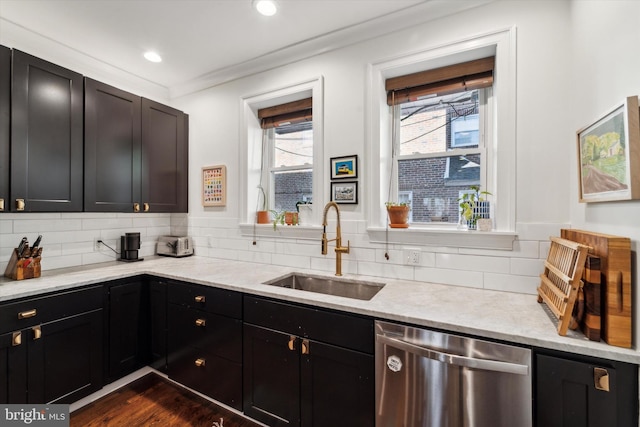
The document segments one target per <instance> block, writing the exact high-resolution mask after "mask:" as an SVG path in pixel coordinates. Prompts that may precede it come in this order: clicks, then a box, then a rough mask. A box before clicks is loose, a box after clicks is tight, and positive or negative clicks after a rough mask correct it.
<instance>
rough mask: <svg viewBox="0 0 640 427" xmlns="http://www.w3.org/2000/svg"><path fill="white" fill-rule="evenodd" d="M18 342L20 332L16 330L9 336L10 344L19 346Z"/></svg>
mask: <svg viewBox="0 0 640 427" xmlns="http://www.w3.org/2000/svg"><path fill="white" fill-rule="evenodd" d="M20 344H22V332H20V331H18V332H14V333H13V335H12V336H11V345H12V346H13V347H16V346H19V345H20Z"/></svg>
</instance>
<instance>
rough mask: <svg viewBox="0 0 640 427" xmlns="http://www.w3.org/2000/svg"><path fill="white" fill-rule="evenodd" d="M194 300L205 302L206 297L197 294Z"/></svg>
mask: <svg viewBox="0 0 640 427" xmlns="http://www.w3.org/2000/svg"><path fill="white" fill-rule="evenodd" d="M195 299H196V302H206V301H207V299H206V298H205V297H204V295H197V296H196V298H195Z"/></svg>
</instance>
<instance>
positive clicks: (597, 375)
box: [593, 368, 609, 391]
mask: <svg viewBox="0 0 640 427" xmlns="http://www.w3.org/2000/svg"><path fill="white" fill-rule="evenodd" d="M593 382H594V386H595V388H596V390H601V391H609V372H608V371H607V370H606V369H604V368H593Z"/></svg>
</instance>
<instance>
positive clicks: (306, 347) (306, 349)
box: [302, 340, 309, 354]
mask: <svg viewBox="0 0 640 427" xmlns="http://www.w3.org/2000/svg"><path fill="white" fill-rule="evenodd" d="M302 354H309V340H302Z"/></svg>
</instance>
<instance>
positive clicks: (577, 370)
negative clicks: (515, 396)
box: [535, 354, 638, 427]
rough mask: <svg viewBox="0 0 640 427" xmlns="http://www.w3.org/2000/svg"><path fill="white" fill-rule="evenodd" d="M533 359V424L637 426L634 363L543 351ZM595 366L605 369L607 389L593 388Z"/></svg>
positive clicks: (574, 426) (555, 426)
mask: <svg viewBox="0 0 640 427" xmlns="http://www.w3.org/2000/svg"><path fill="white" fill-rule="evenodd" d="M536 362H537V365H536V366H537V373H536V405H535V406H536V425H538V426H544V427H569V426H570V427H608V426H616V427H625V426H636V425H637V420H638V370H637V366H633V365H629V364H618V363H613V362H605V363H603V364H602V365H600V364H597V363H590V362H582V361H575V360H569V359H564V358H561V357H553V356H547V355H544V354H538V355H537V356H536ZM593 362H597V361H593ZM612 363H613V364H612ZM613 365H616V366H613ZM595 368H603V369H606V372H607V374H608V386H609V390H608V391H605V390H598V389H596V387H595V375H597V374H595V372H594V369H595Z"/></svg>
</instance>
